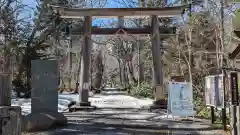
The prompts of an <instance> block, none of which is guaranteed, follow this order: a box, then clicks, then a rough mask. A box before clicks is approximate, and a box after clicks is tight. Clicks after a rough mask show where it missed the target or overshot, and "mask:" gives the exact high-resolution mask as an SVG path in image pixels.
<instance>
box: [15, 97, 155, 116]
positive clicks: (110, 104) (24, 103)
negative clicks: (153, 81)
mask: <svg viewBox="0 0 240 135" xmlns="http://www.w3.org/2000/svg"><path fill="white" fill-rule="evenodd" d="M111 94H112V95H111ZM72 101H75V102H78V101H79V96H78V94H70V93H67V92H64V93H62V94H59V95H58V111H59V112H63V111H67V106H68V104H69V103H70V102H72ZM89 101H90V102H91V104H92V105H94V106H97V107H98V108H106V107H107V108H141V107H143V106H148V105H151V104H152V102H153V100H151V99H137V98H135V97H131V96H127V95H124V94H119V95H115V94H113V93H107V94H98V95H93V96H92V97H90V98H89ZM12 105H13V106H21V108H22V114H24V115H26V114H29V113H30V112H31V99H20V98H16V97H14V96H13V98H12Z"/></svg>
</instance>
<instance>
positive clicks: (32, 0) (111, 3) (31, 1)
mask: <svg viewBox="0 0 240 135" xmlns="http://www.w3.org/2000/svg"><path fill="white" fill-rule="evenodd" d="M22 1H23V3H24V4H26V5H28V6H29V7H31V8H35V7H36V0H22ZM116 1H118V2H116ZM119 1H121V2H122V3H121V4H120V3H119ZM127 1H128V0H107V3H106V6H105V7H108V8H119V7H124V6H126V5H127V4H129V3H128V2H127ZM136 1H138V0H136ZM169 1H174V0H169ZM127 6H130V5H127ZM131 6H132V5H131ZM239 7H240V4H238V5H237V8H239ZM28 14H29V13H28ZM31 14H32V15H33V11H32V13H31ZM115 20H116V19H109V18H105V19H104V18H101V19H94V20H93V25H94V26H96V25H97V26H99V25H102V24H103V23H104V24H105V25H107V24H109V23H112V22H113V21H115Z"/></svg>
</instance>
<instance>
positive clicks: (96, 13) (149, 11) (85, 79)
mask: <svg viewBox="0 0 240 135" xmlns="http://www.w3.org/2000/svg"><path fill="white" fill-rule="evenodd" d="M52 8H53V9H54V11H55V12H56V13H58V14H59V15H60V17H61V18H66V19H81V18H84V25H83V27H82V28H80V29H79V30H75V31H72V34H73V35H79V34H82V35H83V36H84V44H83V46H82V56H81V57H82V63H81V64H82V67H83V68H81V75H80V89H79V94H80V96H79V98H80V106H91V104H90V102H89V100H88V98H89V95H88V92H89V88H90V87H89V63H90V55H91V54H90V53H91V49H92V41H91V35H113V34H116V33H117V32H118V34H125V33H124V32H126V33H127V34H130V35H131V34H151V35H152V50H153V51H152V55H153V56H155V57H153V65H154V85H155V87H156V86H158V87H156V88H158V89H156V91H155V93H156V94H155V100H156V101H157V102H156V103H158V101H161V100H164V96H163V62H162V50H161V49H163V46H162V44H161V42H160V33H165V34H167V33H169V28H166V27H165V28H164V27H162V28H160V27H159V22H158V17H173V16H179V15H181V13H182V11H183V8H184V6H176V7H164V8H64V7H59V6H52ZM146 16H148V17H151V20H152V22H151V27H146V28H124V27H118V28H98V27H92V17H99V18H116V17H117V18H139V17H146ZM120 29H122V31H121V30H120ZM171 29H172V30H173V29H174V28H171ZM160 48H161V49H160ZM157 61H158V62H157Z"/></svg>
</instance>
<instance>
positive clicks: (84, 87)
mask: <svg viewBox="0 0 240 135" xmlns="http://www.w3.org/2000/svg"><path fill="white" fill-rule="evenodd" d="M91 28H92V17H91V16H86V17H84V34H83V36H84V44H83V46H82V55H81V57H82V58H81V59H82V60H81V67H82V68H81V74H80V87H79V101H80V106H91V103H90V102H89V100H88V98H89V89H90V85H89V84H90V83H89V66H90V58H91V49H92V41H91Z"/></svg>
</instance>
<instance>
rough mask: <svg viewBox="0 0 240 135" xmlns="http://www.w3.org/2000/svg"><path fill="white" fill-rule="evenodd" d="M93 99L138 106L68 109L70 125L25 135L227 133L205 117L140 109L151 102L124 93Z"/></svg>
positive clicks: (108, 104)
mask: <svg viewBox="0 0 240 135" xmlns="http://www.w3.org/2000/svg"><path fill="white" fill-rule="evenodd" d="M94 98H96V99H95V100H94ZM92 100H93V101H92V102H93V104H95V105H97V106H98V107H99V108H104V107H105V108H106V107H107V108H114V107H118V108H119V107H120V108H135V109H125V110H124V109H97V110H95V111H91V112H86V111H79V112H73V113H64V115H65V116H66V117H67V118H68V123H69V124H68V126H66V127H62V128H58V129H55V130H50V131H45V132H38V133H36V132H35V133H23V135H226V133H224V132H223V131H222V130H215V129H212V128H211V126H210V125H209V124H207V123H206V122H203V121H185V122H183V121H180V119H179V118H176V117H172V116H168V115H167V114H166V112H164V111H160V112H155V113H153V112H148V110H139V108H141V107H142V106H145V105H147V104H144V103H141V102H140V100H137V99H136V98H133V97H130V96H126V95H124V93H117V94H116V92H114V93H105V94H102V95H95V96H93V98H92ZM167 116H168V117H169V118H167Z"/></svg>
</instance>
